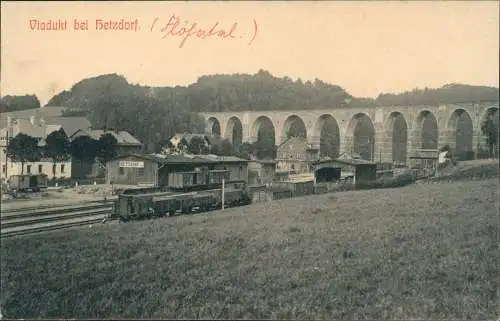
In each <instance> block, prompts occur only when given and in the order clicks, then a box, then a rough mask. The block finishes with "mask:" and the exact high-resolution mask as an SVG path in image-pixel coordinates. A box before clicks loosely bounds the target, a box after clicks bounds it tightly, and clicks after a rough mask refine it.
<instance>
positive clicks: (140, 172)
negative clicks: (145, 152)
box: [137, 167, 144, 176]
mask: <svg viewBox="0 0 500 321" xmlns="http://www.w3.org/2000/svg"><path fill="white" fill-rule="evenodd" d="M137 176H144V167H141V168H138V169H137Z"/></svg>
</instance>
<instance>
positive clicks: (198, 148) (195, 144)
mask: <svg viewBox="0 0 500 321" xmlns="http://www.w3.org/2000/svg"><path fill="white" fill-rule="evenodd" d="M187 150H188V152H189V153H191V154H206V153H207V146H206V140H205V138H203V137H201V136H194V137H193V138H191V141H190V142H189V144H188V145H187Z"/></svg>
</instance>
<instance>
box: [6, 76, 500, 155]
mask: <svg viewBox="0 0 500 321" xmlns="http://www.w3.org/2000/svg"><path fill="white" fill-rule="evenodd" d="M498 95H499V90H498V88H493V87H485V86H471V85H461V84H449V85H445V86H443V87H441V88H438V89H428V88H424V89H414V90H412V91H407V92H404V93H399V94H389V93H381V94H380V95H379V96H378V97H377V98H376V99H373V98H357V97H353V96H352V95H351V94H349V93H348V92H346V91H345V90H344V89H343V88H342V87H340V86H338V85H332V84H328V83H326V82H324V81H321V80H319V79H315V80H313V81H305V82H304V81H302V80H301V79H297V80H295V81H294V80H292V79H291V78H289V77H282V78H279V77H274V76H273V75H272V74H271V73H269V72H268V71H265V70H260V71H259V72H258V73H256V74H254V75H249V74H234V75H208V76H202V77H200V78H199V79H198V80H197V81H196V83H194V84H191V85H189V86H187V87H186V86H176V87H147V86H141V85H137V84H130V83H129V82H128V81H127V79H125V77H123V76H120V75H117V74H108V75H101V76H97V77H93V78H88V79H84V80H82V81H80V82H78V83H76V84H75V85H74V86H73V87H72V88H71V89H70V90H68V91H63V92H61V93H59V94H57V95H55V96H54V97H52V99H50V101H49V102H48V103H47V106H65V107H69V108H70V110H69V111H68V112H67V113H66V115H68V116H70V115H78V116H81V115H86V116H87V117H88V119H89V120H90V121H91V123H92V124H93V126H94V127H95V128H104V127H107V128H108V129H117V130H127V131H129V132H130V133H131V134H133V135H134V136H136V137H138V138H139V139H140V140H141V141H142V142H144V143H145V145H146V147H147V149H148V150H155V149H156V150H157V149H158V147H159V145H161V144H162V142H163V143H164V140H165V139H167V138H169V137H170V136H172V135H173V134H174V133H176V132H201V131H203V129H204V122H203V119H201V118H200V117H199V116H198V115H196V112H199V111H241V110H293V109H320V108H343V107H345V106H347V105H349V106H357V107H375V106H387V105H436V104H446V103H463V102H479V101H498ZM28 100H29V101H28ZM37 102H38V99H37V98H36V96H23V97H12V96H6V97H4V98H2V105H1V108H2V112H3V111H10V110H19V109H20V108H24V107H22V106H30V107H29V108H34V107H33V106H35V107H39V103H38V106H36V103H37ZM26 108H28V107H26Z"/></svg>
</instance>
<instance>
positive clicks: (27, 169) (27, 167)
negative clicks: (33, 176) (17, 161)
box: [26, 165, 31, 174]
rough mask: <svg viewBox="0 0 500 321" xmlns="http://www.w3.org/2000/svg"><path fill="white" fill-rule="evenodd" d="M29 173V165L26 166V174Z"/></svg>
mask: <svg viewBox="0 0 500 321" xmlns="http://www.w3.org/2000/svg"><path fill="white" fill-rule="evenodd" d="M30 173H31V165H26V174H30Z"/></svg>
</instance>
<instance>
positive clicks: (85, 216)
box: [0, 202, 113, 238]
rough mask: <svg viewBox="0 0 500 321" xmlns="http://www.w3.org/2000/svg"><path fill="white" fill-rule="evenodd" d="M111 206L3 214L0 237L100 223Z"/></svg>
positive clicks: (38, 209)
mask: <svg viewBox="0 0 500 321" xmlns="http://www.w3.org/2000/svg"><path fill="white" fill-rule="evenodd" d="M112 208H113V205H112V203H111V202H105V203H103V202H92V203H88V204H78V205H68V206H58V207H49V208H43V209H40V208H31V209H17V210H11V211H7V212H2V215H1V222H0V224H1V233H0V235H1V237H2V238H5V237H12V236H18V235H25V234H32V233H39V232H46V231H52V230H58V229H62V228H68V227H73V226H80V225H87V224H94V223H98V222H102V221H103V220H104V219H105V218H106V217H107V216H108V215H109V214H111V211H112Z"/></svg>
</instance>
